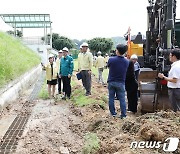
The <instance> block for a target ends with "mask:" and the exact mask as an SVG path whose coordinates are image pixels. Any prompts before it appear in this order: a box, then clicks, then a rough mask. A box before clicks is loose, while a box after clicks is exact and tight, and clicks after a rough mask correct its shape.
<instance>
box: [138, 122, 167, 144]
mask: <svg viewBox="0 0 180 154" xmlns="http://www.w3.org/2000/svg"><path fill="white" fill-rule="evenodd" d="M139 133H140V136H141V137H142V138H143V139H144V140H148V141H149V140H150V141H163V140H164V139H165V135H166V134H165V132H163V131H162V130H161V129H160V128H158V127H156V126H154V125H152V124H144V125H142V126H141V129H140V132H139Z"/></svg>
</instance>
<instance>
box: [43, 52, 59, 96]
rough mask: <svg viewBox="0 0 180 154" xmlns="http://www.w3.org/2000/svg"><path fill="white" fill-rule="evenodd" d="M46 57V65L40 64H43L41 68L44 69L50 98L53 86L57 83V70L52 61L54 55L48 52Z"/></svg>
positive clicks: (52, 94) (53, 90)
mask: <svg viewBox="0 0 180 154" xmlns="http://www.w3.org/2000/svg"><path fill="white" fill-rule="evenodd" d="M48 59H49V63H48V64H46V65H43V64H42V66H43V69H44V70H46V79H47V84H48V94H49V98H51V96H52V97H53V98H54V94H55V86H56V84H57V75H58V70H57V65H56V63H55V62H54V55H53V54H49V56H48ZM51 88H52V90H51Z"/></svg>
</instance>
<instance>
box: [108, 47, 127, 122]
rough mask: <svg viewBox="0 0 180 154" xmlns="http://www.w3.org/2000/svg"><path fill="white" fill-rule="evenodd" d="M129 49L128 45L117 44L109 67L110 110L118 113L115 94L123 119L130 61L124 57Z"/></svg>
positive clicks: (112, 113)
mask: <svg viewBox="0 0 180 154" xmlns="http://www.w3.org/2000/svg"><path fill="white" fill-rule="evenodd" d="M126 51H127V46H126V45H122V44H118V45H117V46H116V55H117V56H115V57H111V58H109V61H108V65H107V66H108V67H109V75H108V81H107V82H108V91H109V110H110V113H111V115H112V116H113V117H115V116H116V115H117V113H116V110H115V106H114V97H115V94H116V96H117V98H118V99H119V102H120V108H121V116H120V117H121V119H123V118H125V117H126V102H125V79H126V72H127V69H128V66H129V61H128V60H127V59H126V58H124V56H123V55H124V54H125V53H126Z"/></svg>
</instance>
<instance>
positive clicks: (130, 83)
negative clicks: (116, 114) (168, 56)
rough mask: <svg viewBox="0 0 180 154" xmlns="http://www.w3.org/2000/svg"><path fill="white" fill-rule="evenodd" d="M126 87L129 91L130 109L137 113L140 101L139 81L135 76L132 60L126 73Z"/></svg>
mask: <svg viewBox="0 0 180 154" xmlns="http://www.w3.org/2000/svg"><path fill="white" fill-rule="evenodd" d="M125 87H126V91H127V99H128V111H131V112H133V113H136V112H137V101H138V95H137V91H138V83H137V80H136V78H135V73H134V63H133V61H131V60H130V61H129V67H128V70H127V73H126V82H125Z"/></svg>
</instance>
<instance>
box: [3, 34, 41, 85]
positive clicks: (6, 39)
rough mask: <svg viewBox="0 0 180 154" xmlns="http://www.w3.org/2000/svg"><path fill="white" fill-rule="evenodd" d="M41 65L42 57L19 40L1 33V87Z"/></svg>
mask: <svg viewBox="0 0 180 154" xmlns="http://www.w3.org/2000/svg"><path fill="white" fill-rule="evenodd" d="M38 63H40V57H39V56H38V55H37V54H36V53H34V52H33V51H31V50H30V49H29V48H27V47H26V46H24V45H23V44H22V43H21V42H20V41H19V40H17V39H15V38H13V37H12V36H10V35H8V34H6V33H3V32H0V87H2V86H3V85H5V84H6V83H7V82H9V81H10V80H13V79H15V78H17V77H19V76H20V75H22V74H23V73H25V72H26V71H28V70H30V69H31V68H32V67H34V66H36V65H37V64H38Z"/></svg>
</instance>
